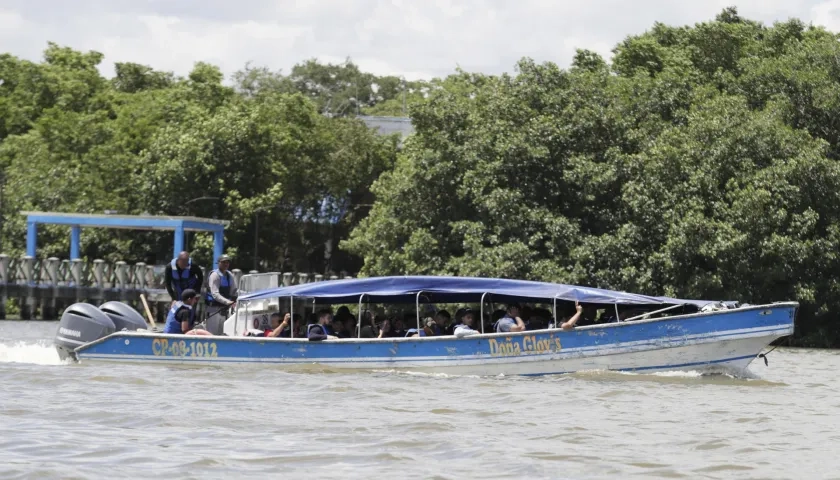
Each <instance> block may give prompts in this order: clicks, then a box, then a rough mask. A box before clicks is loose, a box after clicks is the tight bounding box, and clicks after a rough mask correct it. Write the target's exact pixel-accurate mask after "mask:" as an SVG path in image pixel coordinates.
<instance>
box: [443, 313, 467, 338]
mask: <svg viewBox="0 0 840 480" xmlns="http://www.w3.org/2000/svg"><path fill="white" fill-rule="evenodd" d="M466 311H467V309H466V308H459V309H458V310H456V311H455V318H454V319H453V320H452V323H450V324H449V326H448V327H446V334H447V335H455V327H457V326H458V325H460V324H461V322H462V321H463V318H464V313H465V312H466Z"/></svg>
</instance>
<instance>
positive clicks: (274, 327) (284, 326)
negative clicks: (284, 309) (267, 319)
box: [265, 312, 292, 338]
mask: <svg viewBox="0 0 840 480" xmlns="http://www.w3.org/2000/svg"><path fill="white" fill-rule="evenodd" d="M291 321H292V315H291V314H289V313H287V314H286V315H284V316H283V321H280V312H274V313H272V314H271V328H270V329H268V330H266V331H265V336H266V337H287V338H288V337H290V336H291V335H292V329H291V328H290V327H289V324H290V323H291Z"/></svg>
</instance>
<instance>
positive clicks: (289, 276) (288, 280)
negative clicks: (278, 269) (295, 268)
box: [283, 272, 292, 287]
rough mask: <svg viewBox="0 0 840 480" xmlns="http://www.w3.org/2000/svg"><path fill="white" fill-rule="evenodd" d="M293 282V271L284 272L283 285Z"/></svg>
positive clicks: (286, 285)
mask: <svg viewBox="0 0 840 480" xmlns="http://www.w3.org/2000/svg"><path fill="white" fill-rule="evenodd" d="M291 284H292V272H283V286H284V287H288V286H289V285H291Z"/></svg>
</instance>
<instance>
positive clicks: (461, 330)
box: [455, 310, 480, 337]
mask: <svg viewBox="0 0 840 480" xmlns="http://www.w3.org/2000/svg"><path fill="white" fill-rule="evenodd" d="M474 324H475V313H474V312H473V311H472V310H466V311H465V312H464V316H463V317H461V323H460V324H458V326H456V327H455V336H456V337H466V336H468V335H475V334H477V333H480V332H479V331H478V330H475V329H474V328H473V325H474Z"/></svg>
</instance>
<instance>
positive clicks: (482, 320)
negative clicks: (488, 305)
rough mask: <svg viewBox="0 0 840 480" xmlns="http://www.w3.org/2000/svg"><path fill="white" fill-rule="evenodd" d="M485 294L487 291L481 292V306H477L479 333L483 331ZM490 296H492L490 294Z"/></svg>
mask: <svg viewBox="0 0 840 480" xmlns="http://www.w3.org/2000/svg"><path fill="white" fill-rule="evenodd" d="M486 295H487V292H484V293H482V294H481V306H480V307H479V309H478V311H479V315H481V317H480V318H479V321H480V322H481V333H484V297H485V296H486ZM490 298H493V297H492V296H491V297H490Z"/></svg>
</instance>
